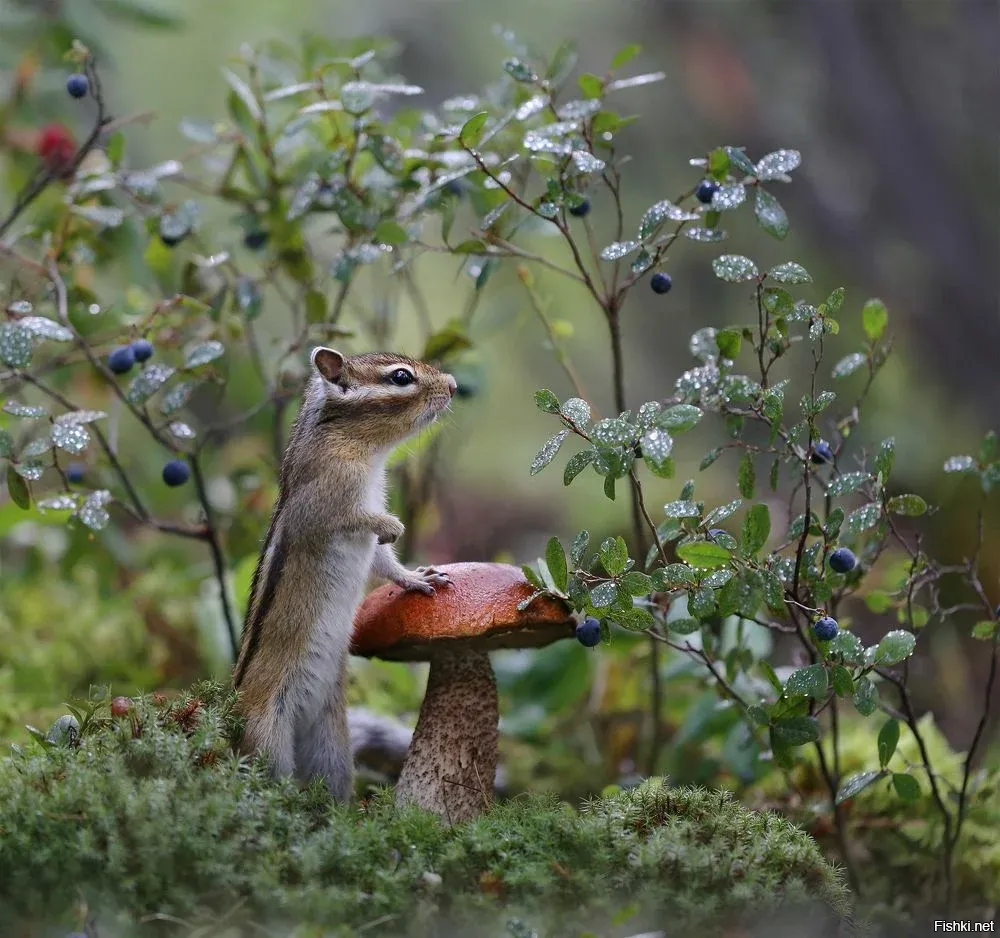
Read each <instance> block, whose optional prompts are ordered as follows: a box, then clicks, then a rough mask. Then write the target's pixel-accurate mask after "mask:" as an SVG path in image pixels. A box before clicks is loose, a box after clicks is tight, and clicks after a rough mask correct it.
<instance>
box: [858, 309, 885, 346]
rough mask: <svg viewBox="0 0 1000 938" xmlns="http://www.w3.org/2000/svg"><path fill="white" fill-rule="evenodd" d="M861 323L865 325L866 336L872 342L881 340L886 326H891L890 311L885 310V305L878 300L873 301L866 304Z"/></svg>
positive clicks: (862, 311)
mask: <svg viewBox="0 0 1000 938" xmlns="http://www.w3.org/2000/svg"><path fill="white" fill-rule="evenodd" d="M861 322H862V324H863V325H864V329H865V335H866V336H868V338H869V339H870V340H871V341H872V342H877V341H878V340H879V339H881V338H882V335H883V333H884V332H885V329H886V326H888V325H889V310H887V309H886V308H885V303H883V302H882V301H881V300H878V299H871V300H869V301H868V302H867V303H865V305H864V307H863V308H862V310H861Z"/></svg>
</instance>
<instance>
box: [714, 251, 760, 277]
mask: <svg viewBox="0 0 1000 938" xmlns="http://www.w3.org/2000/svg"><path fill="white" fill-rule="evenodd" d="M712 269H713V270H714V271H715V276H716V277H718V278H719V279H720V280H726V281H728V282H729V283H742V282H744V281H747V280H753V279H755V278H756V277H758V276H759V275H760V272H759V271H758V270H757V265H756V264H755V263H754V262H753V261H752V260H750V258H749V257H743V256H742V255H741V254H723V255H722V256H721V257H717V258H716V259H715V260H714V261H712Z"/></svg>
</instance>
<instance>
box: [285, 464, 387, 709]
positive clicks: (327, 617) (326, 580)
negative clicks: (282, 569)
mask: <svg viewBox="0 0 1000 938" xmlns="http://www.w3.org/2000/svg"><path fill="white" fill-rule="evenodd" d="M365 508H366V509H367V510H368V511H370V512H373V513H376V512H383V511H385V473H384V470H383V469H382V467H381V466H379V467H376V471H375V472H374V473H372V481H371V484H370V485H369V489H368V492H367V493H366V497H365ZM375 548H376V539H375V535H374V534H373V533H368V532H365V533H359V534H352V535H346V534H343V533H337V534H335V535H334V536H333V537H332V538H331V539H330V541H329V542H328V544H327V547H326V550H325V552H324V555H323V557H322V558H321V559H320V560H319V562H318V563H317V564H316V570H315V585H316V587H317V593H318V594H319V595H318V598H319V602H318V603H317V604H316V606H315V607H314V608H315V615H316V618H315V619H314V621H313V623H312V628H311V629H310V630H309V631H310V635H309V644H308V648H307V650H306V654H305V657H304V660H303V672H304V673H303V675H302V677H303V681H302V687H303V692H304V697H305V699H303V700H302V701H300V707H301V709H302V710H303V711H305V715H306V716H307V717H308V716H311V715H315V714H316V713H318V712H320V710H321V709H322V708H323V707H324V705H325V704H326V703H328V701H329V699H330V697H331V695H332V694H333V693H334V691H336V690H337V683H338V681H339V680H340V677H341V662H342V661H343V660H344V659H345V658H346V657H347V655H348V654H349V653H350V644H351V635H352V633H353V631H354V614H355V612H357V609H358V606H359V605H360V603H361V600H362V599H363V598H364V593H365V588H366V586H367V585H368V579H369V577H370V575H371V569H372V560H373V558H374V556H375ZM337 693H338V696H343V693H344V691H343V690H342V689H341V690H339V691H337ZM310 711H312V712H311V713H310Z"/></svg>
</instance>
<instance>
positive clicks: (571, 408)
mask: <svg viewBox="0 0 1000 938" xmlns="http://www.w3.org/2000/svg"><path fill="white" fill-rule="evenodd" d="M562 414H563V416H564V417H566V418H568V419H569V420H572V421H573V423H575V424H576V425H577V426H578V427H580V428H581V429H586V428H587V427H588V426H590V404H588V403H587V402H586V401H585V400H583V399H582V398H579V397H571V398H569V400H566V401H564V402H563V405H562Z"/></svg>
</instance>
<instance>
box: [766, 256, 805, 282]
mask: <svg viewBox="0 0 1000 938" xmlns="http://www.w3.org/2000/svg"><path fill="white" fill-rule="evenodd" d="M767 275H768V277H770V278H771V279H772V280H777V281H778V283H811V282H812V275H811V274H810V273H809V271H808V270H806V269H805V267H803V266H802V265H801V264H796V263H795V261H788V262H787V263H785V264H778V266H777V267H772V268H771V269H770V270H769V271H768V272H767Z"/></svg>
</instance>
